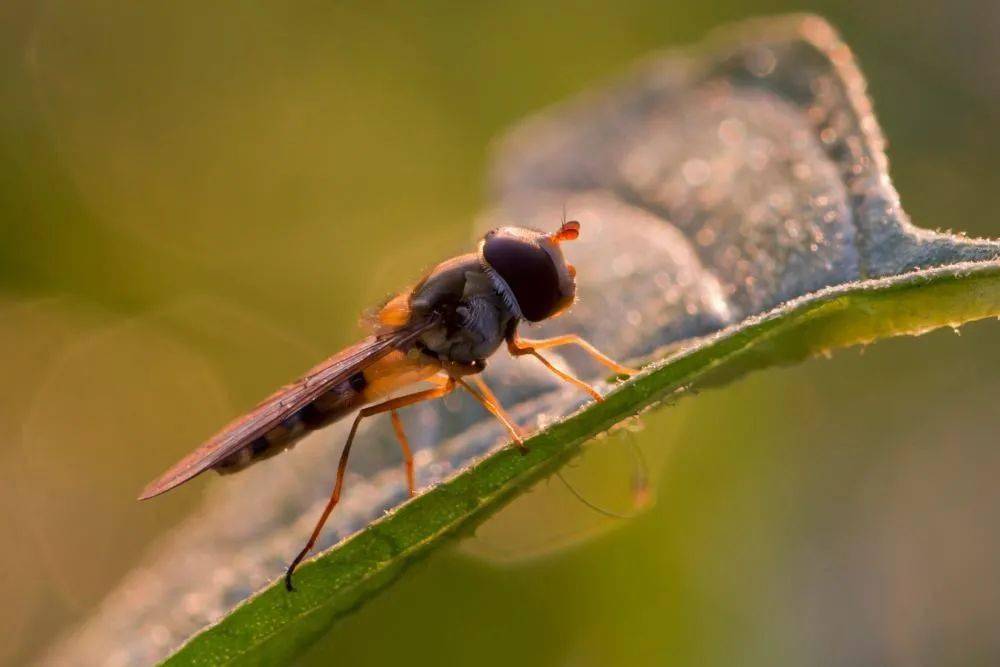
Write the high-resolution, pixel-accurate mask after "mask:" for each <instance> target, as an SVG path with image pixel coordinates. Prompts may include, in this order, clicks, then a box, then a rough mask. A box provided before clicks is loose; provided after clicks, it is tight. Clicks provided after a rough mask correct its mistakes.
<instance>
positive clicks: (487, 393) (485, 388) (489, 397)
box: [471, 375, 528, 438]
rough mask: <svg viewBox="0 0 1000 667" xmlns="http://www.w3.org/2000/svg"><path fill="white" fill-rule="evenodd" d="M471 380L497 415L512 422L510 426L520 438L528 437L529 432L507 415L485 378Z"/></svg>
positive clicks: (478, 377)
mask: <svg viewBox="0 0 1000 667" xmlns="http://www.w3.org/2000/svg"><path fill="white" fill-rule="evenodd" d="M471 380H472V383H473V384H475V385H476V389H478V390H479V393H480V394H481V395H482V397H483V398H484V399H486V402H487V403H491V404H492V405H493V409H494V410H495V411H496V413H499V414H500V415H502V417H503V419H506V420H507V421H508V422H510V424H511V425H512V426H513V427H514V430H515V431H517V434H518V435H519V436H521V437H522V438H526V437H528V432H527V431H525V430H524V429H523V428H521V427H520V426H518V424H517V422H515V421H514V419H513V418H512V417H511V416H510V415H509V414H507V411H506V410H504V407H503V405H502V404H501V403H500V399H499V398H497V397H496V394H494V393H493V391H492V390H491V389H490V387H489V385H487V384H486V381H485V380H484V379H483V376H482V375H473V376H472V377H471ZM496 413H495V414H496Z"/></svg>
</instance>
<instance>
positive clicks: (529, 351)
mask: <svg viewBox="0 0 1000 667" xmlns="http://www.w3.org/2000/svg"><path fill="white" fill-rule="evenodd" d="M534 342H536V341H525V340H521V339H519V338H518V336H517V329H511V331H510V333H509V334H508V335H507V350H508V351H509V352H510V354H511V356H513V357H523V356H524V355H531V356H533V357H535V358H536V359H538V360H539V361H540V362H542V364H543V365H544V366H545V367H546V368H548V369H549V370H550V371H551V372H552V373H553V374H554V375H555V376H557V377H558V378H560V379H561V380H564V381H566V382H569V383H570V384H572V385H575V386H577V387H579V388H580V389H582V390H584V391H585V392H587V393H588V394H590V395H591V396H593V397H594V400H595V401H603V400H604V397H602V396H601V395H600V393H598V391H597V390H596V389H594V388H593V387H592V386H590V385H589V384H587V383H586V382H584V381H583V380H581V379H580V378H578V377H576V376H574V375H570V374H569V373H567V372H566V371H562V370H559V369H558V368H556V367H555V366H553V365H552V362H551V361H549V360H548V359H546V358H545V357H543V356H542V355H541V354H540V353H539V352H538V350H537V349H536V347H535V346H534V345H529V344H528V343H534ZM541 342H543V343H544V342H545V341H541Z"/></svg>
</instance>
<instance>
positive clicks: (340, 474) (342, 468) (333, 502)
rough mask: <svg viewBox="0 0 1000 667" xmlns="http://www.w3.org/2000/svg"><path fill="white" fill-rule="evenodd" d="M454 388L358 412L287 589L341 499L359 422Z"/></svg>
mask: <svg viewBox="0 0 1000 667" xmlns="http://www.w3.org/2000/svg"><path fill="white" fill-rule="evenodd" d="M454 390H455V382H454V381H452V380H449V381H448V382H446V383H445V384H444V385H443V386H441V387H436V388H434V389H427V390H424V391H418V392H415V393H413V394H407V395H406V396H400V397H399V398H394V399H391V400H388V401H385V402H384V403H379V404H377V405H372V406H369V407H367V408H363V409H362V410H361V411H360V412H358V416H357V417H355V418H354V423H353V424H351V432H350V433H349V434H348V436H347V442H346V443H345V444H344V450H343V451H342V452H341V453H340V462H339V463H338V464H337V481H336V482H335V483H334V485H333V492H332V493H331V494H330V500H328V501H327V503H326V507H325V508H323V514H322V515H321V516H320V518H319V521H318V522H317V523H316V527H315V528H313V532H312V535H310V536H309V541H308V542H306V545H305V547H303V548H302V551H300V552H299V553H298V555H297V556H295V558H294V559H292V562H291V564H290V565H289V566H288V569H287V570H286V571H285V588H286V589H288V590H289V591H291V590H294V589H293V587H292V573H293V572H295V568H296V567H298V565H299V563H301V562H302V559H303V558H305V557H306V554H308V553H309V551H310V549H312V548H313V546H314V545H315V544H316V539H317V538H318V537H319V533H320V531H321V530H323V525H324V524H325V523H326V520H327V518H328V517H329V516H330V512H332V511H333V508H334V507H336V506H337V503H338V502H339V501H340V492H341V490H342V489H343V488H344V473H345V472H346V471H347V457H348V456H349V455H350V453H351V443H353V442H354V435H355V434H356V433H357V432H358V424H360V423H361V420H362V419H364V418H365V417H370V416H372V415H377V414H380V413H382V412H392V411H394V410H398V409H399V408H404V407H406V406H408V405H413V404H414V403H420V402H421V401H430V400H433V399H435V398H440V397H442V396H444V395H446V394H449V393H451V392H452V391H454Z"/></svg>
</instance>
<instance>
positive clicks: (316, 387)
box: [139, 318, 437, 500]
mask: <svg viewBox="0 0 1000 667" xmlns="http://www.w3.org/2000/svg"><path fill="white" fill-rule="evenodd" d="M436 323H437V320H436V318H428V319H427V320H425V321H423V322H421V323H420V324H418V325H415V326H414V325H411V326H408V327H405V328H402V329H399V330H397V331H393V332H390V333H385V334H380V335H376V336H369V337H368V338H366V339H365V340H363V341H361V342H360V343H357V344H355V345H352V346H351V347H348V348H346V349H344V350H342V351H340V352H339V353H337V354H335V355H333V356H332V357H330V358H329V359H327V360H326V361H324V362H323V363H321V364H319V365H318V366H316V367H314V368H313V369H312V370H310V371H309V372H308V373H306V374H305V375H304V376H303V377H301V378H300V379H298V380H296V381H295V382H293V383H291V384H288V385H285V386H284V387H282V388H281V389H279V390H278V391H277V392H275V393H274V394H272V395H271V396H269V397H268V398H267V399H265V400H264V401H263V402H261V403H260V404H258V405H257V407H255V408H254V409H253V410H251V411H250V412H248V413H247V414H245V415H243V416H242V417H240V418H238V419H236V420H234V421H232V422H230V423H229V424H228V425H227V426H226V427H225V428H223V429H222V430H221V431H219V432H218V433H217V434H215V435H214V436H213V437H212V438H210V439H209V440H207V441H206V442H205V443H204V444H202V445H201V446H200V447H199V448H198V449H196V450H194V451H193V452H191V453H190V454H188V455H187V456H185V457H184V458H183V459H181V460H180V461H178V462H177V464H176V465H174V466H173V467H172V468H170V470H168V471H167V472H165V473H163V475H161V476H160V477H159V478H157V479H156V480H154V481H152V482H150V483H149V484H148V485H147V486H146V488H144V489H143V490H142V493H141V494H140V495H139V500H146V499H147V498H152V497H153V496H158V495H160V494H161V493H165V492H166V491H169V490H170V489H172V488H174V487H175V486H178V485H180V484H183V483H184V482H186V481H188V480H189V479H191V478H192V477H195V476H196V475H199V474H201V473H203V472H205V471H206V470H208V469H209V468H211V467H212V466H214V465H215V464H216V463H218V462H219V461H222V460H223V459H224V458H226V457H227V456H229V455H230V454H232V453H233V452H235V451H238V450H239V449H240V448H241V447H245V446H246V445H248V444H249V443H251V442H253V441H254V440H255V439H257V438H259V437H261V436H263V435H264V434H266V433H267V432H268V431H270V430H271V429H273V428H275V427H276V426H278V425H280V424H281V423H282V422H283V421H284V420H285V419H287V418H288V417H289V416H291V415H293V414H295V413H296V412H298V411H299V410H301V409H302V408H304V407H306V406H307V405H309V404H310V403H312V402H313V401H315V400H316V399H317V398H319V397H320V396H322V395H323V393H324V392H326V391H327V390H328V389H330V388H331V387H333V386H334V385H336V384H338V383H340V382H343V381H344V380H347V379H348V378H350V377H351V376H352V375H353V374H355V373H357V372H358V371H361V370H364V369H365V368H366V367H368V366H370V365H371V364H373V363H375V362H376V361H378V360H379V359H381V358H382V357H384V356H385V355H387V354H389V352H391V351H393V350H395V349H397V348H400V347H404V346H406V345H409V344H410V343H412V342H413V341H414V340H416V339H417V338H418V337H419V336H420V334H422V333H424V332H425V331H427V330H428V329H429V328H431V327H432V326H433V325H434V324H436Z"/></svg>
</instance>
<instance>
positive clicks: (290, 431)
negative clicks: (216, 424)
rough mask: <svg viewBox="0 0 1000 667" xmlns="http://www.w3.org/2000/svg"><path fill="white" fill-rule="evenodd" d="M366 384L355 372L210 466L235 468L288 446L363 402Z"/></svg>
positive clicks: (226, 470) (222, 469)
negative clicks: (278, 423) (277, 424)
mask: <svg viewBox="0 0 1000 667" xmlns="http://www.w3.org/2000/svg"><path fill="white" fill-rule="evenodd" d="M367 387H368V380H367V379H366V378H365V374H364V373H363V372H361V371H359V372H357V373H355V374H354V375H352V376H351V377H350V378H348V379H347V380H345V381H344V382H341V383H340V384H338V385H335V386H334V387H333V388H332V389H330V390H329V391H327V392H326V393H325V394H323V395H322V396H320V397H319V398H317V399H316V400H315V401H313V402H312V403H310V404H309V405H307V406H305V407H304V408H302V409H301V410H299V411H298V412H296V413H294V414H292V415H290V416H289V417H287V418H286V419H285V420H284V421H283V422H282V423H281V424H280V425H279V426H277V427H275V428H273V429H271V430H270V431H268V432H267V433H265V434H264V435H262V436H260V437H259V438H257V439H256V440H254V441H253V442H251V443H250V444H248V445H246V446H244V447H243V448H241V449H239V450H237V451H235V452H233V453H232V454H230V455H229V456H227V457H226V458H224V459H222V460H221V461H219V462H218V463H216V464H215V465H214V466H212V469H213V470H215V471H216V472H218V473H220V474H223V475H226V474H230V473H234V472H239V471H241V470H243V469H245V468H247V467H249V466H251V465H253V464H254V463H257V462H258V461H263V460H264V459H269V458H271V457H272V456H274V455H275V454H280V453H281V452H283V451H285V450H287V449H291V448H292V447H293V446H294V445H295V443H297V442H298V441H299V440H301V439H302V438H303V437H305V436H306V435H307V434H308V433H310V432H311V431H315V430H316V429H319V428H323V427H324V426H327V425H329V424H332V423H333V422H335V421H338V420H340V419H343V418H344V417H346V416H347V415H349V414H351V413H352V412H354V411H355V410H357V409H358V408H360V407H361V406H362V405H364V404H365V403H367V402H368V401H367V400H366V398H365V389H366V388H367Z"/></svg>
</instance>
